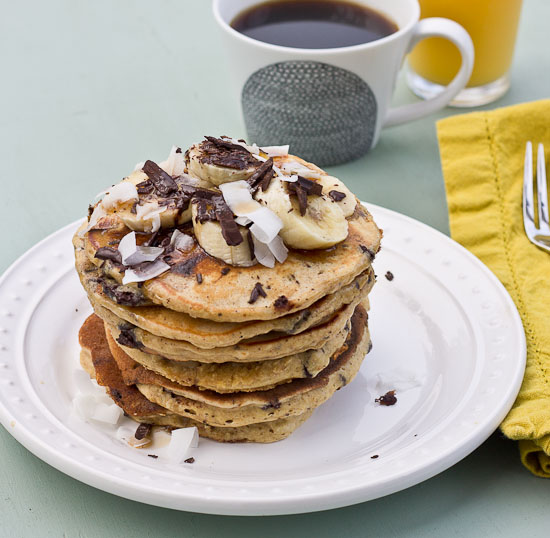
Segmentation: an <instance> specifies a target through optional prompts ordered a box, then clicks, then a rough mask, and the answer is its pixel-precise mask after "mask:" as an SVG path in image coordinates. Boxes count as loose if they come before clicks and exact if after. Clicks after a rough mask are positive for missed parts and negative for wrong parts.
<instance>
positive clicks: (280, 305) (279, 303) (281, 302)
mask: <svg viewBox="0 0 550 538" xmlns="http://www.w3.org/2000/svg"><path fill="white" fill-rule="evenodd" d="M273 306H274V307H275V308H277V309H279V310H283V309H286V308H288V307H289V306H290V303H289V301H288V299H287V297H286V295H281V296H280V297H277V299H275V302H274V303H273Z"/></svg>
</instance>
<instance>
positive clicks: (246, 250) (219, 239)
mask: <svg viewBox="0 0 550 538" xmlns="http://www.w3.org/2000/svg"><path fill="white" fill-rule="evenodd" d="M209 209H210V210H212V209H211V208H209ZM207 210H208V209H207ZM191 211H192V215H193V231H194V233H195V238H196V240H197V241H198V243H199V245H200V246H201V247H202V248H203V249H204V250H205V251H206V252H207V253H208V254H210V256H214V257H215V258H219V259H220V260H223V261H224V262H225V263H228V264H230V265H235V266H237V267H249V266H251V265H254V264H255V263H256V259H255V258H254V255H253V254H252V252H251V246H250V243H249V241H248V238H247V234H248V230H247V229H246V228H245V227H244V226H238V230H239V232H240V234H241V238H242V241H241V243H240V244H238V245H234V246H231V245H228V244H227V241H226V239H225V237H224V235H223V230H222V226H221V224H220V223H219V222H216V221H214V220H205V217H204V215H199V213H200V212H199V204H197V203H194V204H191ZM212 218H214V216H213V215H212Z"/></svg>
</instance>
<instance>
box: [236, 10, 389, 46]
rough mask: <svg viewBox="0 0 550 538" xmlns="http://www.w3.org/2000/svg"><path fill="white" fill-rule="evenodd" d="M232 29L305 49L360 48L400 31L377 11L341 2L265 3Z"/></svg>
mask: <svg viewBox="0 0 550 538" xmlns="http://www.w3.org/2000/svg"><path fill="white" fill-rule="evenodd" d="M231 26H232V27H233V28H234V29H235V30H237V31H238V32H240V33H241V34H244V35H246V36H248V37H251V38H253V39H257V40H258V41H264V42H265V43H272V44H273V45H282V46H284V47H295V48H304V49H330V48H337V47H349V46H351V45H360V44H362V43H369V42H370V41H375V40H377V39H380V38H382V37H385V36H387V35H390V34H393V33H394V32H397V29H398V28H397V25H396V24H395V23H394V22H393V21H391V20H390V19H388V18H387V17H386V16H385V15H382V14H381V13H378V12H377V11H374V10H373V9H370V8H368V7H366V6H363V5H360V4H355V3H353V2H347V1H337V0H273V1H271V2H264V3H262V4H257V5H255V6H253V7H251V8H249V9H247V10H245V11H243V12H242V13H240V14H239V15H237V16H236V17H235V19H233V21H232V22H231Z"/></svg>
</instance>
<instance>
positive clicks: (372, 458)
mask: <svg viewBox="0 0 550 538" xmlns="http://www.w3.org/2000/svg"><path fill="white" fill-rule="evenodd" d="M376 458H378V454H374V455H372V456H371V457H370V459H371V460H375V459H376Z"/></svg>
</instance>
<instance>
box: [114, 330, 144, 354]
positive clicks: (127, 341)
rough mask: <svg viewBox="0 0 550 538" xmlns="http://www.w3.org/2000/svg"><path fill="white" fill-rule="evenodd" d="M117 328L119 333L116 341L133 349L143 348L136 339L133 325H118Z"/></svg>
mask: <svg viewBox="0 0 550 538" xmlns="http://www.w3.org/2000/svg"><path fill="white" fill-rule="evenodd" d="M119 329H120V334H119V335H118V338H117V339H116V341H117V342H118V343H119V344H120V345H121V346H125V347H131V348H133V349H143V344H142V343H141V342H139V341H138V340H137V338H136V333H135V332H134V328H133V327H132V328H130V329H128V328H120V327H119Z"/></svg>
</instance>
